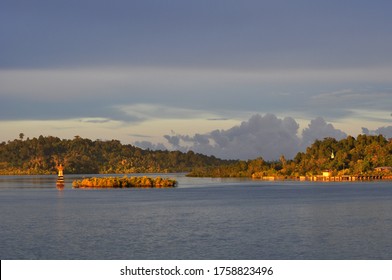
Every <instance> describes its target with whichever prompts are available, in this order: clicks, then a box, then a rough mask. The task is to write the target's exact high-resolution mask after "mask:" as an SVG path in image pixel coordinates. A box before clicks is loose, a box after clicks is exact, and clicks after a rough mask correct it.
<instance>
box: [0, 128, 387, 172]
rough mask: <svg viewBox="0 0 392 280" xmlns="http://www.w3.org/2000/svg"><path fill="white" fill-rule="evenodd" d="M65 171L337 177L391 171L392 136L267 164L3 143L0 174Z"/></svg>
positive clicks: (71, 143)
mask: <svg viewBox="0 0 392 280" xmlns="http://www.w3.org/2000/svg"><path fill="white" fill-rule="evenodd" d="M59 164H62V165H63V166H65V174H72V173H73V174H96V173H101V174H110V173H117V174H127V173H158V172H159V173H160V172H162V173H167V172H190V174H189V175H190V176H203V177H206V176H208V177H251V176H256V177H261V176H276V177H298V176H305V175H318V174H321V173H322V172H323V171H325V170H329V171H330V172H331V174H332V175H334V176H341V175H346V174H350V175H359V174H375V173H380V172H381V173H389V172H391V171H390V168H380V167H391V166H392V140H387V139H385V138H384V137H383V136H382V135H379V136H368V135H359V136H358V137H357V138H354V137H351V136H349V137H347V138H345V139H342V140H340V141H337V140H336V139H334V138H325V139H323V140H316V141H315V142H314V143H313V144H312V145H311V146H309V147H308V148H307V150H306V152H303V153H302V152H301V153H298V154H297V155H296V156H295V158H294V159H285V158H284V156H281V157H280V160H279V161H272V162H267V161H264V160H263V158H262V157H259V158H256V159H252V160H247V161H243V160H221V159H218V158H216V157H214V156H206V155H202V154H197V153H194V152H192V151H189V152H187V153H182V152H179V151H151V150H143V149H141V148H138V147H135V146H133V145H123V144H121V143H120V141H118V140H111V141H101V140H96V141H92V140H90V139H86V138H81V137H78V136H76V137H75V138H74V139H72V140H69V139H60V138H58V137H53V136H47V137H44V136H40V137H38V138H32V139H29V138H27V139H26V140H23V135H22V134H21V137H20V139H15V140H13V141H8V142H2V143H0V174H3V175H5V174H55V173H56V166H57V165H59Z"/></svg>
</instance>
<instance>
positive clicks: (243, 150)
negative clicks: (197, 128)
mask: <svg viewBox="0 0 392 280" xmlns="http://www.w3.org/2000/svg"><path fill="white" fill-rule="evenodd" d="M298 130H299V124H298V123H297V122H296V121H295V120H294V119H293V118H291V117H285V118H278V117H277V116H276V115H274V114H265V115H260V114H256V115H253V116H251V117H250V118H249V120H247V121H244V122H242V123H241V124H240V125H237V126H234V127H232V128H230V129H227V130H213V131H211V132H209V133H204V134H200V133H196V134H194V135H180V134H174V135H164V138H165V139H166V140H167V143H168V144H169V146H170V149H174V150H180V151H183V152H186V151H188V150H192V151H194V152H197V153H202V154H207V155H214V156H216V157H219V158H223V159H243V160H246V159H253V158H257V157H260V156H261V157H263V158H264V159H265V160H276V159H278V158H279V157H280V156H281V155H284V156H285V157H286V158H293V157H294V156H295V155H296V154H297V153H298V152H299V151H301V150H304V149H305V148H306V147H307V146H308V145H310V144H311V143H313V142H314V140H316V139H323V138H325V137H334V138H336V139H342V138H345V137H347V135H346V133H344V132H343V131H341V130H339V129H335V128H334V127H333V125H332V124H329V123H327V122H326V121H325V120H324V119H323V118H316V119H314V120H312V121H311V122H310V124H309V126H308V127H307V128H305V129H304V130H303V131H302V137H299V136H298ZM135 144H136V145H139V146H140V147H143V148H147V147H148V148H157V147H159V148H161V149H162V147H163V145H162V144H161V143H160V144H158V145H154V144H152V143H148V142H146V141H144V142H143V143H139V142H136V143H135Z"/></svg>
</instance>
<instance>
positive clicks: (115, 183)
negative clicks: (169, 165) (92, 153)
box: [72, 176, 178, 189]
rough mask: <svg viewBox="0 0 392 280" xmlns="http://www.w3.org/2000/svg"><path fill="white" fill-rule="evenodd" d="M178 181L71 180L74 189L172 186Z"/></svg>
mask: <svg viewBox="0 0 392 280" xmlns="http://www.w3.org/2000/svg"><path fill="white" fill-rule="evenodd" d="M177 185H178V183H177V181H176V180H174V179H170V178H161V177H156V178H150V177H147V176H142V177H135V176H131V177H127V176H124V177H89V178H83V179H81V180H75V181H73V182H72V187H73V188H75V189H85V188H93V189H102V188H174V187H177Z"/></svg>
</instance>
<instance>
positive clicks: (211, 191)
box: [0, 175, 392, 259]
mask: <svg viewBox="0 0 392 280" xmlns="http://www.w3.org/2000/svg"><path fill="white" fill-rule="evenodd" d="M176 176H177V177H178V178H177V179H178V180H179V183H180V186H179V188H176V189H126V190H120V189H116V190H74V189H72V188H71V183H72V180H73V179H74V178H75V177H71V176H68V177H67V178H66V187H65V189H64V190H62V191H59V190H57V189H56V187H55V185H56V184H55V181H56V177H53V176H0V215H1V216H0V222H1V223H0V226H1V228H0V258H1V259H392V185H391V182H368V183H303V182H260V181H251V180H220V179H197V178H194V179H192V178H186V177H184V176H182V175H176Z"/></svg>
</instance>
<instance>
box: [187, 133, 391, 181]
mask: <svg viewBox="0 0 392 280" xmlns="http://www.w3.org/2000/svg"><path fill="white" fill-rule="evenodd" d="M391 166H392V140H391V139H390V140H387V139H385V138H384V137H383V136H382V135H378V136H368V135H359V136H358V137H357V138H354V137H352V136H349V137H347V138H346V139H342V140H340V141H337V140H336V139H334V138H325V139H324V140H316V141H315V142H314V143H313V144H312V145H311V146H309V147H308V148H307V149H306V152H300V153H298V154H297V155H296V156H295V158H294V159H292V160H287V159H285V158H284V156H281V157H280V160H279V161H274V162H266V161H264V160H263V158H257V159H254V160H248V161H237V162H235V163H230V164H228V165H225V166H219V167H203V168H195V169H194V170H193V171H192V172H191V173H190V174H189V176H211V177H251V176H253V177H256V178H260V177H264V176H274V177H282V178H297V177H299V176H313V175H320V174H322V172H323V171H325V170H328V171H330V172H331V175H333V176H343V175H383V174H388V175H390V174H391V171H390V169H391V168H390V167H391ZM381 167H387V168H381Z"/></svg>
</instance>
